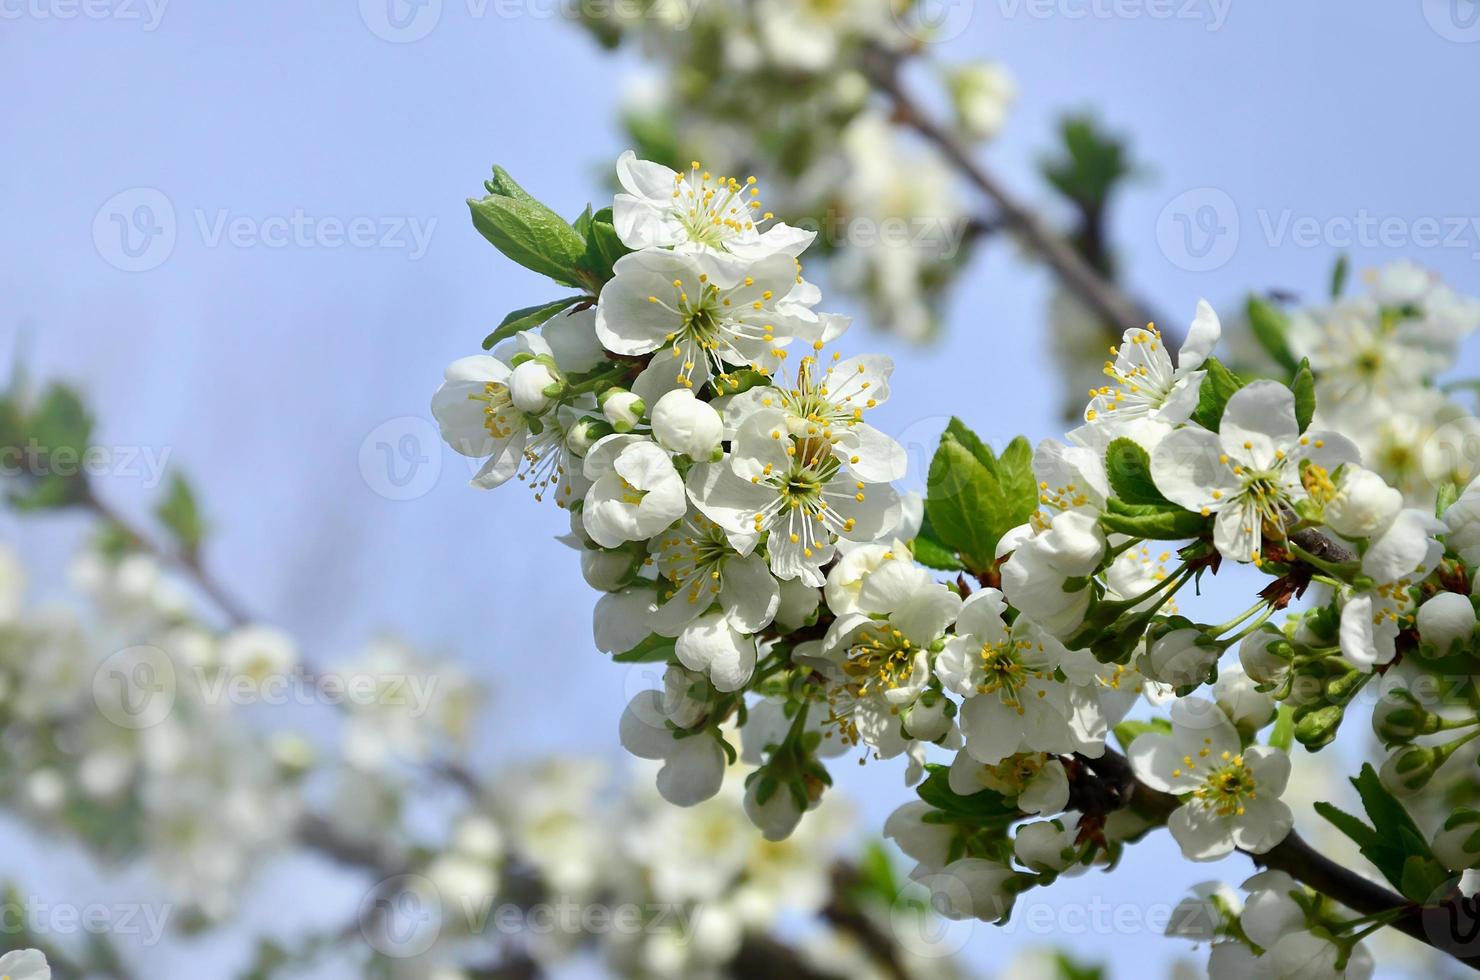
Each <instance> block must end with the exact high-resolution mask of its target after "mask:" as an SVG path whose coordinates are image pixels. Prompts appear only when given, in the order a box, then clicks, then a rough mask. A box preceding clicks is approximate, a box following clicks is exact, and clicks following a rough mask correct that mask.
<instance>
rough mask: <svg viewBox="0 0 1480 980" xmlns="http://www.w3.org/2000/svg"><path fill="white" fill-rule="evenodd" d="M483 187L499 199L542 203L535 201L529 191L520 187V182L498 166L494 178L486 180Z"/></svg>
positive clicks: (495, 168)
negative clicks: (505, 198) (510, 198)
mask: <svg viewBox="0 0 1480 980" xmlns="http://www.w3.org/2000/svg"><path fill="white" fill-rule="evenodd" d="M483 186H484V187H486V188H487V189H488V193H490V194H495V195H497V196H499V197H512V198H514V199H515V200H516V201H527V202H529V203H530V204H539V203H540V202H539V201H537V200H535V199H534V196H533V195H531V194H530V193H529V191H527V190H525V189H524V188H523V187H520V186H519V182H518V181H517V180H515V179H514V178H513V177H511V176H509V172H508V171H507V170H505V169H504V168H503V167H500V166H498V165H497V164H495V165H494V167H493V176H492V177H491V178H489V179H488V180H485V181H484V182H483Z"/></svg>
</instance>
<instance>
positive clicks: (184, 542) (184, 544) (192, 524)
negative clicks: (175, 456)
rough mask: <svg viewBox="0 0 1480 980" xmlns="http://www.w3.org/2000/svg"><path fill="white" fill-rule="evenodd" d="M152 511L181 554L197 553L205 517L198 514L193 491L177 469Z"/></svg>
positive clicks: (203, 529) (203, 538)
mask: <svg viewBox="0 0 1480 980" xmlns="http://www.w3.org/2000/svg"><path fill="white" fill-rule="evenodd" d="M154 514H155V516H156V517H158V518H159V523H160V524H162V525H164V527H165V529H166V530H168V531H169V532H170V534H171V535H173V536H174V539H175V542H176V543H177V544H178V545H179V547H180V551H181V552H182V553H183V554H185V555H187V556H192V557H193V556H195V555H197V554H199V553H200V546H201V543H202V542H203V541H204V540H205V536H206V525H205V520H204V519H203V518H202V517H201V513H200V504H199V503H198V502H197V501H196V497H195V491H194V489H192V488H191V486H190V481H189V480H187V479H185V477H184V476H183V475H181V474H180V473H178V472H177V473H172V474H171V475H170V483H169V488H168V489H167V490H165V495H164V498H163V499H162V500H160V502H159V504H158V506H156V507H155V509H154Z"/></svg>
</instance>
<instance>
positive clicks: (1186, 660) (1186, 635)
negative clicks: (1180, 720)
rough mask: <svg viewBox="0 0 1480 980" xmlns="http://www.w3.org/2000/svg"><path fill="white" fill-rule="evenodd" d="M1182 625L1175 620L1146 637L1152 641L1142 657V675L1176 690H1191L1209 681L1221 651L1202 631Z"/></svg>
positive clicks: (1183, 622)
mask: <svg viewBox="0 0 1480 980" xmlns="http://www.w3.org/2000/svg"><path fill="white" fill-rule="evenodd" d="M1185 623H1188V621H1187V620H1185V619H1182V618H1181V617H1175V618H1173V619H1171V620H1168V621H1167V622H1166V623H1163V624H1161V625H1159V626H1158V627H1157V628H1155V629H1154V630H1152V632H1151V633H1150V634H1148V639H1150V641H1151V642H1150V645H1149V646H1148V648H1147V651H1146V655H1145V656H1144V657H1142V658H1141V673H1143V674H1145V675H1146V676H1147V677H1149V678H1151V679H1152V680H1154V681H1161V682H1162V683H1163V684H1170V685H1172V686H1173V687H1175V688H1184V687H1193V686H1196V685H1198V684H1201V683H1203V682H1204V681H1206V680H1207V679H1208V672H1209V671H1211V670H1212V669H1213V665H1214V664H1215V663H1217V662H1218V655H1219V654H1220V653H1222V648H1220V647H1219V646H1218V643H1217V641H1215V640H1213V639H1212V638H1211V637H1209V636H1207V635H1206V634H1204V633H1203V631H1202V630H1200V629H1198V628H1197V627H1195V626H1192V625H1183V624H1185Z"/></svg>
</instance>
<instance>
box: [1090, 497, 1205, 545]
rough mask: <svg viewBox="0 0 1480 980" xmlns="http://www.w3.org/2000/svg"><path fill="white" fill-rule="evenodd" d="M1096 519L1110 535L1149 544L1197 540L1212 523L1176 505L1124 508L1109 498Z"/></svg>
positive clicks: (1130, 506) (1121, 503) (1125, 506)
mask: <svg viewBox="0 0 1480 980" xmlns="http://www.w3.org/2000/svg"><path fill="white" fill-rule="evenodd" d="M1105 507H1106V510H1105V512H1104V513H1103V514H1101V515H1100V526H1101V527H1102V528H1104V529H1105V530H1106V531H1107V532H1109V533H1112V534H1126V535H1129V536H1131V537H1135V538H1147V539H1149V540H1152V541H1181V540H1184V539H1186V538H1200V537H1202V536H1203V535H1204V534H1206V533H1207V532H1208V529H1209V528H1211V527H1212V524H1213V519H1212V518H1211V517H1203V516H1202V515H1201V514H1195V513H1193V512H1192V511H1190V510H1184V509H1183V508H1181V507H1178V506H1177V505H1176V504H1160V505H1158V504H1127V503H1124V502H1123V501H1120V500H1117V499H1115V498H1114V497H1111V498H1110V499H1109V500H1107V501H1106V502H1105Z"/></svg>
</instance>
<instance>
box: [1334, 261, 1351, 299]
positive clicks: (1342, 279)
mask: <svg viewBox="0 0 1480 980" xmlns="http://www.w3.org/2000/svg"><path fill="white" fill-rule="evenodd" d="M1350 270H1351V261H1350V260H1349V259H1348V258H1347V254H1346V253H1345V252H1342V253H1341V254H1340V255H1338V256H1337V257H1336V265H1335V266H1333V267H1332V269H1331V298H1332V299H1340V298H1341V294H1342V293H1344V292H1346V274H1347V272H1349V271H1350Z"/></svg>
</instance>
